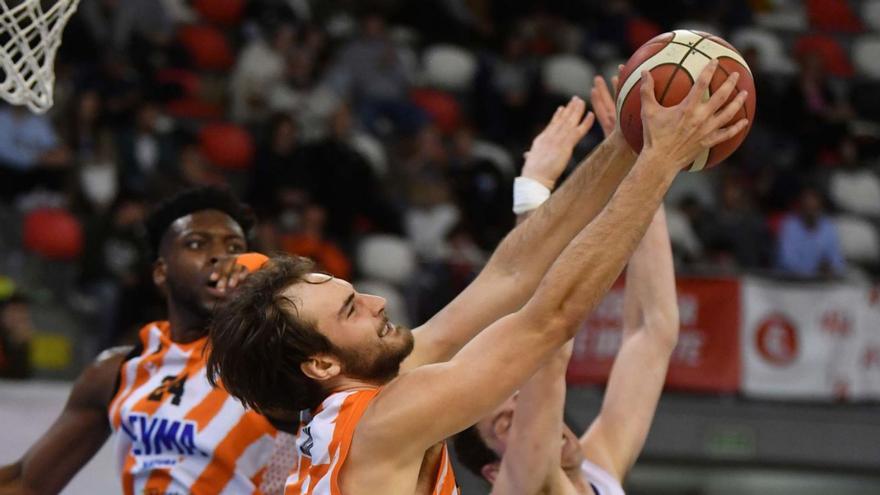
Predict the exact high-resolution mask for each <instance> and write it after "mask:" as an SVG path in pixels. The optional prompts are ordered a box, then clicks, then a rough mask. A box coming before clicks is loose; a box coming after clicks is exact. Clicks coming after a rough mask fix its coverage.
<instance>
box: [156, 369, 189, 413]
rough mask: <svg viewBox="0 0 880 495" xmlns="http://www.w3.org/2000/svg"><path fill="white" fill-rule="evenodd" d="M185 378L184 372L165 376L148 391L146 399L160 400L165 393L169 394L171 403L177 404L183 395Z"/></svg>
mask: <svg viewBox="0 0 880 495" xmlns="http://www.w3.org/2000/svg"><path fill="white" fill-rule="evenodd" d="M186 378H187V376H186V374H184V375H182V376H180V377H177V376H174V375H168V376H166V377H165V378H163V379H162V383H161V384H160V385H159V386H158V387H156V388H155V389H154V390H153V391H152V392H150V395H148V396H147V400H151V401H161V400H162V399H163V398H164V397H165V394H171V404H173V405H175V406H179V405H180V399H181V398H182V397H183V392H184V384H185V383H186Z"/></svg>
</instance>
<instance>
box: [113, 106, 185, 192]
mask: <svg viewBox="0 0 880 495" xmlns="http://www.w3.org/2000/svg"><path fill="white" fill-rule="evenodd" d="M169 127H170V122H169V121H168V119H167V118H166V117H164V116H163V115H162V112H161V110H160V108H159V106H158V105H157V104H156V103H154V102H150V101H145V102H142V103H140V105H139V106H138V108H137V113H136V117H135V121H134V123H133V124H132V125H130V126H127V128H124V129H121V130H119V131H117V132H116V135H117V147H118V154H119V158H120V162H121V163H120V165H121V169H122V178H123V185H124V187H125V188H127V189H130V190H132V191H138V192H140V193H142V194H153V195H156V194H157V193H158V192H159V191H160V190H161V189H162V184H163V182H164V181H166V180H167V179H166V177H167V176H169V175H172V174H173V173H174V171H175V169H176V168H177V164H176V163H175V162H176V160H177V157H176V156H175V146H174V141H173V139H172V137H171V135H170V132H169Z"/></svg>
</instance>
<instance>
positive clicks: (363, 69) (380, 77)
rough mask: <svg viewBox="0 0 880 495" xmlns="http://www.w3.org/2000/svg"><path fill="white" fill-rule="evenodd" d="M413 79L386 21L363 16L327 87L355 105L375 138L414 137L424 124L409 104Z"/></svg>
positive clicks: (375, 17) (422, 116)
mask: <svg viewBox="0 0 880 495" xmlns="http://www.w3.org/2000/svg"><path fill="white" fill-rule="evenodd" d="M412 77H413V75H412V74H410V73H409V71H408V69H407V67H406V66H405V64H404V63H403V60H402V59H401V57H400V54H399V53H398V50H397V47H396V46H395V45H394V43H393V42H392V40H391V39H390V38H389V36H388V33H387V30H386V26H385V19H383V18H382V16H381V15H379V14H377V13H375V12H372V13H369V14H367V15H365V16H364V18H363V21H362V23H361V33H360V36H358V37H357V38H355V39H354V40H352V41H350V42H349V43H348V44H347V45H345V46H344V47H343V48H342V50H341V51H340V52H339V56H338V58H337V59H336V62H335V64H334V66H333V67H332V68H331V70H330V73H329V75H328V83H329V84H330V86H331V87H332V88H333V89H334V90H336V91H337V92H338V93H339V94H341V95H343V96H345V97H346V98H348V99H350V100H351V101H352V102H353V103H354V107H355V109H356V113H357V114H358V116H359V118H360V121H361V122H362V123H363V124H364V125H365V126H366V127H367V129H369V130H370V131H371V132H372V133H374V134H382V135H385V134H390V133H392V132H400V133H403V134H411V133H413V132H415V131H416V130H418V128H419V127H420V126H421V125H422V124H423V123H424V120H425V117H424V115H423V113H422V112H421V111H420V110H419V109H418V108H417V107H416V106H415V105H413V104H412V103H410V101H409V100H408V96H409V88H410V83H411V80H412Z"/></svg>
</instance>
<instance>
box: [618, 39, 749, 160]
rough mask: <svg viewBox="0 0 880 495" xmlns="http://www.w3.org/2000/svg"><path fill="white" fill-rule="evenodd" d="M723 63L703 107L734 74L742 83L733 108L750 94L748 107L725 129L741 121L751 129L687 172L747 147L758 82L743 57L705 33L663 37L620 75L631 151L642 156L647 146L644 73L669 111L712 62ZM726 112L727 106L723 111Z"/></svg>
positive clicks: (649, 44) (623, 127) (621, 113)
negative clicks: (642, 93)
mask: <svg viewBox="0 0 880 495" xmlns="http://www.w3.org/2000/svg"><path fill="white" fill-rule="evenodd" d="M715 59H717V60H718V69H717V70H716V71H715V75H714V76H713V77H712V82H711V83H710V84H709V90H708V91H707V93H706V94H705V95H704V96H703V98H704V101H705V100H708V99H709V98H710V97H711V95H712V94H713V93H714V92H715V91H716V90H718V88H719V87H720V86H721V85H722V84H724V81H725V80H726V79H727V76H728V75H729V74H732V73H733V72H738V73H739V81H737V83H736V88H735V90H734V91H733V92H732V93H731V95H730V98H729V99H728V103H729V102H731V101H733V99H734V98H735V97H736V95H737V93H739V92H740V91H748V98H747V99H746V101H745V104H744V105H743V106H742V108H741V109H740V110H739V112H737V114H736V115H734V116H733V118H732V119H730V121H729V122H728V123H727V124H725V126H727V125H732V124H734V123H736V122H738V121H739V120H741V119H744V118H745V119H748V121H749V124H748V125H747V126H746V127H745V129H743V130H742V131H740V132H739V133H738V134H736V135H735V136H733V137H732V138H730V139H728V140H727V141H724V142H721V143H719V144H716V145H715V146H713V147H712V148H707V149H706V150H704V152H703V153H701V154H700V156H698V157H697V159H696V160H694V162H693V163H691V164H690V165H689V166H688V167H687V169H688V170H690V171H698V170H703V169H705V168H708V167H711V166H713V165H717V164H718V163H720V162H721V161H722V160H724V159H725V158H727V157H728V156H730V155H731V153H733V152H734V151H736V149H737V148H738V147H739V146H740V144H742V142H743V140H744V139H745V138H746V135H747V134H748V133H749V130H750V129H751V127H752V123H753V122H754V121H755V118H754V117H755V82H754V80H753V79H752V72H751V69H749V66H748V64H747V63H746V61H745V59H743V57H742V55H740V53H739V52H738V51H736V49H735V48H734V47H733V46H731V45H730V43H728V42H726V41H724V40H723V39H721V38H719V37H718V36H714V35H711V34H709V33H703V32H700V31H689V30H677V31H672V32H670V33H664V34H661V35H659V36H657V37H655V38H653V39H652V40H650V41H648V42H647V43H645V44H644V45H642V46H641V47H640V48H639V49H638V50H636V52H635V53H634V54H633V56H632V57H630V59H629V61H628V62H627V63H626V65H625V66H624V67H623V70H622V71H621V73H620V79H619V82H618V88H617V94H618V98H617V119H618V122H620V128H621V130H622V131H623V135H624V137H625V138H626V141H627V142H628V143H629V145H630V146H632V148H633V149H634V150H635V151H636V152H640V151H641V150H642V145H643V137H644V136H643V134H642V117H641V112H642V103H641V98H640V97H639V89H640V88H641V84H642V83H641V74H642V71H644V70H648V71H650V72H651V76H652V77H653V78H654V95H655V97H656V98H657V101H658V102H659V103H660V104H661V105H663V106H666V107H672V106H675V105H677V104H679V103H680V102H681V101H682V100H683V99H684V98H685V96H687V94H688V92H689V91H690V90H691V87H692V86H693V85H694V81H696V79H697V77H698V76H699V75H700V72H701V71H702V70H703V68H704V67H705V66H706V65H707V64H709V62H710V61H712V60H715ZM722 108H723V106H722Z"/></svg>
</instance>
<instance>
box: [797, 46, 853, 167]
mask: <svg viewBox="0 0 880 495" xmlns="http://www.w3.org/2000/svg"><path fill="white" fill-rule="evenodd" d="M798 62H799V66H800V73H799V75H798V77H797V78H796V79H795V80H794V81H792V82H791V83H790V85H789V86H788V87H787V88H786V89H785V91H783V93H782V95H783V99H782V101H781V102H780V108H782V109H784V112H782V113H781V115H780V116H782V117H784V118H783V122H782V124H783V125H784V126H785V128H786V129H787V130H788V131H789V132H792V131H793V132H795V133H797V134H798V138H799V142H800V144H801V155H800V157H801V158H800V160H801V164H802V165H803V166H806V167H809V166H812V165H814V164H816V163H818V162H819V161H820V160H821V159H823V153H827V152H829V151H833V150H836V149H837V143H838V142H839V141H840V139H841V138H842V137H843V136H844V135H845V132H846V121H847V120H848V119H849V118H851V117H852V115H853V114H852V109H851V108H849V106H848V105H847V104H846V99H845V97H844V96H845V95H841V94H839V92H836V91H835V89H834V87H833V86H832V84H831V80H830V77H829V75H828V72H827V70H826V67H825V63H824V61H823V59H822V57H821V56H819V54H817V53H805V54H803V55H802V56H801V57H800V58H799V59H798Z"/></svg>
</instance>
